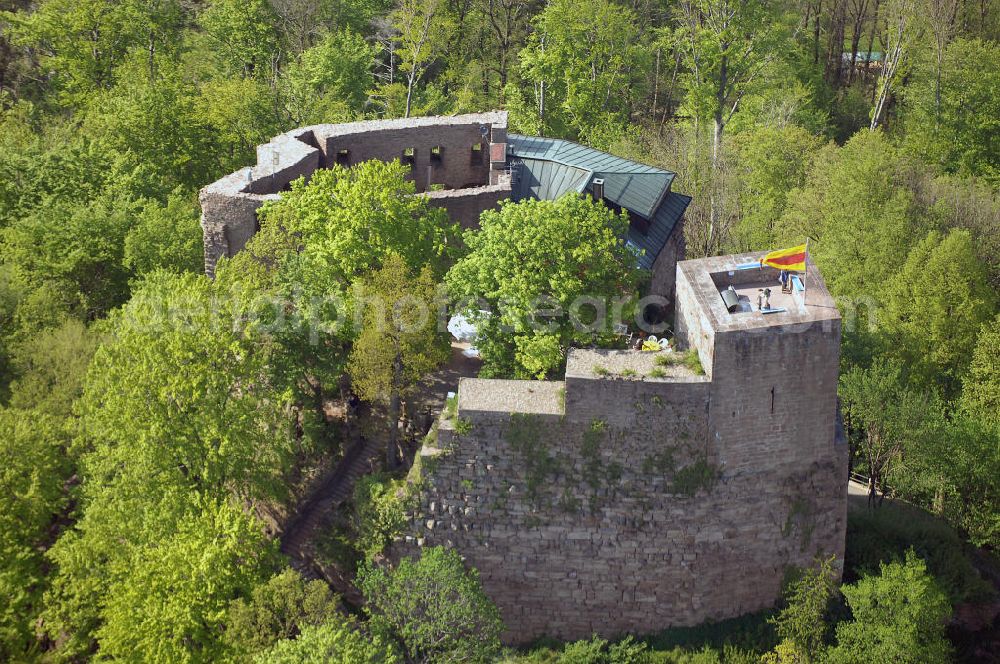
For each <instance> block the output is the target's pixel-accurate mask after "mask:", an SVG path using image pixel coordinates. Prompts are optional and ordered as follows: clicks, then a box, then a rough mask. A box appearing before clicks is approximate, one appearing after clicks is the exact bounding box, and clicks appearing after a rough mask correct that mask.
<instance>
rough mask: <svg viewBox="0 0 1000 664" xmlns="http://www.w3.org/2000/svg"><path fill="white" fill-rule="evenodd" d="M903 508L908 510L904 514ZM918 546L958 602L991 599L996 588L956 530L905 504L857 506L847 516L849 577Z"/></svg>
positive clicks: (846, 564) (872, 569)
mask: <svg viewBox="0 0 1000 664" xmlns="http://www.w3.org/2000/svg"><path fill="white" fill-rule="evenodd" d="M897 510H906V511H905V512H904V513H903V514H900V513H899V511H897ZM907 551H914V552H915V553H916V554H917V555H918V556H919V557H920V558H921V559H923V560H924V562H925V563H926V565H927V569H928V570H929V572H930V573H931V574H932V575H933V576H934V579H935V581H936V582H937V583H938V584H940V586H941V588H942V589H943V590H944V591H945V592H946V593H947V595H948V597H949V598H950V600H951V601H952V603H954V604H960V603H962V602H976V601H982V600H984V599H988V598H989V597H990V596H991V594H992V591H991V589H990V587H989V584H988V583H986V582H985V581H984V580H983V579H982V578H981V577H980V575H979V573H978V572H977V571H976V569H975V567H974V566H973V565H972V563H971V561H970V560H969V557H968V556H967V555H966V553H965V547H964V545H963V543H962V540H961V538H960V537H959V536H958V535H957V534H956V533H955V531H954V530H952V529H951V528H949V527H948V526H947V525H945V524H944V523H942V522H941V521H940V520H936V519H933V518H932V517H931V516H930V515H928V514H925V513H921V512H919V511H918V510H916V509H915V508H908V507H906V506H902V505H899V504H893V505H891V506H886V507H883V508H882V509H879V510H874V511H868V512H856V511H852V512H850V513H849V514H848V519H847V547H846V550H845V554H844V559H845V560H844V569H845V576H847V577H848V578H859V577H861V576H863V575H865V574H876V573H877V572H878V570H879V568H880V567H881V565H883V564H885V563H889V562H893V561H900V560H903V559H904V557H905V556H904V554H905V553H906V552H907Z"/></svg>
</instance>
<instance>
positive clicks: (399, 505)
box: [352, 473, 407, 560]
mask: <svg viewBox="0 0 1000 664" xmlns="http://www.w3.org/2000/svg"><path fill="white" fill-rule="evenodd" d="M406 491H407V485H406V480H398V481H393V480H392V478H391V477H389V476H387V475H385V474H383V473H376V474H373V475H367V476H365V477H361V478H358V481H357V483H355V485H354V497H353V500H352V502H353V503H354V527H355V530H356V532H357V538H356V540H355V546H356V547H357V549H358V550H359V551H361V552H362V553H363V554H365V557H367V558H368V559H369V560H372V559H374V558H375V556H377V555H378V554H380V553H382V551H384V550H385V547H386V546H388V545H389V544H390V543H391V542H392V540H393V539H395V538H396V537H397V536H399V535H401V534H403V530H404V528H405V526H406V508H407V504H406V502H405V495H403V494H405V492H406Z"/></svg>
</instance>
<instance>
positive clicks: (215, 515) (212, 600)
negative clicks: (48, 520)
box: [60, 503, 275, 662]
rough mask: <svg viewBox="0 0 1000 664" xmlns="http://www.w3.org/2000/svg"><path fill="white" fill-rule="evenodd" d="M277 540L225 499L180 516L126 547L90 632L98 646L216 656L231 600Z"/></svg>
mask: <svg viewBox="0 0 1000 664" xmlns="http://www.w3.org/2000/svg"><path fill="white" fill-rule="evenodd" d="M274 548H275V547H274V546H273V545H272V544H271V543H270V542H268V540H267V539H266V538H265V537H264V535H263V533H262V532H261V529H260V526H259V524H258V523H256V522H255V520H254V519H252V518H250V517H248V516H246V515H245V514H244V513H243V512H242V510H241V509H240V508H239V507H234V506H232V505H229V504H226V503H220V504H217V505H211V504H210V505H206V506H205V508H204V509H203V510H202V511H201V513H200V514H197V515H191V516H186V517H182V518H181V519H180V520H179V521H178V522H177V524H176V530H175V532H174V533H173V534H172V536H170V537H169V538H168V539H165V540H157V541H153V542H149V543H148V544H147V545H146V546H144V547H142V548H138V547H136V548H133V547H129V549H131V551H130V553H131V555H128V556H127V557H126V559H125V560H122V561H121V562H122V563H123V564H124V565H125V566H123V567H122V568H119V569H116V570H115V571H116V572H117V574H113V575H112V577H111V579H110V581H111V583H110V585H109V587H108V588H107V594H106V596H105V599H104V602H103V603H102V607H101V617H102V619H103V624H102V625H101V626H100V627H99V628H98V629H97V631H96V634H95V636H96V638H97V641H98V643H99V644H100V649H101V652H102V653H103V654H104V655H106V656H108V657H112V658H129V657H139V658H142V659H146V660H152V659H159V660H162V661H173V662H195V661H210V660H213V659H217V658H218V657H219V655H221V653H222V652H223V647H222V644H221V643H220V640H221V639H220V634H221V627H222V625H223V622H224V619H225V616H226V608H227V606H228V604H229V602H230V600H232V599H233V598H234V597H235V596H238V595H245V594H248V593H249V592H250V591H251V589H252V588H253V587H254V586H255V585H256V584H258V583H261V582H262V581H263V579H264V577H263V575H262V573H263V572H264V571H265V570H266V569H267V568H268V567H270V566H272V565H273V563H274V553H275V551H274ZM62 552H63V553H66V550H65V549H63V551H62ZM60 562H62V561H60Z"/></svg>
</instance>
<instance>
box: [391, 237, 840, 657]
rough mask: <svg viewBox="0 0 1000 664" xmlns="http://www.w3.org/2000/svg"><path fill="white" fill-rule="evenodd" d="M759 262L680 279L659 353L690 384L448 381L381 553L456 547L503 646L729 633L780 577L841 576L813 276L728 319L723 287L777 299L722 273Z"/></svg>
mask: <svg viewBox="0 0 1000 664" xmlns="http://www.w3.org/2000/svg"><path fill="white" fill-rule="evenodd" d="M757 258H759V256H718V257H713V258H705V259H700V260H691V261H683V262H681V263H679V264H678V266H677V298H676V327H677V334H676V341H677V343H678V344H679V345H680V346H682V347H687V348H690V349H693V350H694V352H696V353H697V357H698V359H699V363H700V365H701V367H703V369H702V370H701V371H698V370H697V369H698V367H697V366H696V365H695V367H694V368H691V367H689V366H686V365H685V364H681V363H671V362H669V361H668V362H663V361H661V360H659V358H661V357H666V358H669V354H664V353H662V352H661V353H648V352H641V351H627V350H626V351H612V350H586V349H571V350H570V354H569V360H568V363H567V367H566V377H565V380H561V381H519V380H483V379H468V378H466V379H462V381H461V383H460V385H459V390H458V395H457V397H458V402H457V408H456V409H455V411H454V413H453V414H452V415H451V416H450V417H447V416H446V417H444V418H443V419H442V420H441V422H440V424H439V430H438V442H437V445H436V447H435V448H428V447H426V446H425V448H424V450H423V451H422V455H423V456H422V458H421V462H420V464H421V467H420V471H421V473H422V480H423V486H424V490H423V492H422V493H421V496H420V505H419V509H418V510H417V511H416V512H415V513H414V514H413V518H412V522H411V525H410V529H409V534H408V535H407V536H406V538H405V540H404V541H402V542H400V543H398V544H397V545H396V547H397V549H398V550H399V551H400V552H401V553H412V552H414V551H416V550H419V548H420V547H424V546H434V545H445V546H451V547H455V548H457V549H458V551H460V552H461V553H462V555H463V556H464V557H465V558H466V560H467V561H468V563H469V564H470V565H472V566H473V567H475V568H477V569H478V570H479V571H480V574H481V579H482V582H483V585H484V587H485V589H486V592H487V593H488V594H489V595H490V597H492V598H493V600H494V601H495V602H496V603H497V605H498V606H499V607H500V610H501V613H502V615H503V618H504V622H505V624H506V625H507V628H508V630H509V632H508V638H509V639H510V640H511V641H512V642H525V641H530V640H532V639H534V638H537V637H540V636H543V635H546V636H551V637H556V638H560V639H580V638H588V637H589V636H590V635H592V634H599V635H602V636H615V635H620V634H624V633H649V632H653V631H656V630H660V629H663V628H665V627H668V626H690V625H696V624H699V623H702V622H704V621H708V620H713V621H714V620H721V619H725V618H731V617H735V616H739V615H742V614H744V613H748V612H751V611H756V610H760V609H764V608H767V607H770V606H773V605H774V604H775V602H776V601H777V600H778V599H779V597H780V596H781V586H782V581H783V579H784V578H785V576H786V573H787V572H788V571H789V569H790V568H791V567H795V566H797V567H805V566H809V565H812V564H813V563H814V562H815V560H816V559H817V558H828V557H831V556H833V557H835V558H836V561H837V565H838V569H842V564H843V553H844V538H845V532H846V522H847V489H846V487H847V461H848V446H847V442H846V439H845V437H844V434H843V431H842V429H841V428H840V425H839V420H838V412H837V375H838V363H839V352H840V315H839V313H838V311H837V308H836V306H835V305H834V303H833V300H832V298H831V297H830V295H829V293H828V292H827V290H826V287H825V286H824V284H823V281H822V278H821V277H820V275H819V273H818V271H817V269H816V266H815V265H814V264H812V263H811V262H810V263H809V264H808V272H807V274H806V275H805V278H804V281H805V282H806V283H807V284H808V291H807V292H806V291H795V292H794V293H792V294H789V295H787V296H783V297H781V296H776V297H781V300H782V301H780V302H778V301H772V307H774V308H775V309H778V308H779V307H777V306H776V305H777V304H779V303H780V305H781V306H780V309H783V310H781V311H776V312H775V313H762V312H761V311H759V310H753V309H752V303H751V306H750V309H751V310H748V311H737V312H735V313H730V311H729V310H728V308H727V306H726V304H725V302H724V301H723V299H722V297H721V295H720V290H722V289H728V286H729V285H730V284H732V285H733V286H734V288H735V289H736V290H737V291H738V292H739V293H741V294H742V295H743V299H744V300H746V297H747V294H750V293H756V292H757V289H758V288H762V287H773V286H774V284H777V283H778V274H777V271H776V270H774V269H773V268H767V267H765V268H763V269H758V268H753V269H749V270H747V269H738V267H739V266H741V265H743V264H745V263H746V262H747V261H755V260H756V259H757ZM675 354H676V353H675ZM691 364H693V363H691ZM702 372H703V373H702Z"/></svg>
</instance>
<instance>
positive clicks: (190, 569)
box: [45, 274, 308, 661]
mask: <svg viewBox="0 0 1000 664" xmlns="http://www.w3.org/2000/svg"><path fill="white" fill-rule="evenodd" d="M212 294H213V284H212V283H211V282H210V281H209V280H208V279H206V278H205V277H203V276H195V275H165V274H156V275H153V276H151V277H150V278H148V279H147V280H146V281H145V282H144V285H143V288H142V289H141V290H140V291H139V292H137V293H136V295H135V297H133V299H132V300H131V301H130V303H129V304H128V306H126V307H125V308H124V309H123V310H122V311H121V312H119V313H118V314H117V315H116V316H115V317H114V319H113V321H112V322H113V325H114V331H115V334H114V335H113V336H112V337H110V338H109V339H108V340H107V341H106V342H105V343H104V344H103V345H102V346H101V347H100V348H99V349H98V351H97V353H96V354H95V356H94V360H93V363H92V366H91V370H90V373H89V374H88V379H87V382H86V386H85V389H84V394H83V397H82V398H81V400H80V401H79V412H80V414H81V415H82V429H81V431H82V434H81V436H80V438H79V440H78V441H77V442H76V445H77V446H78V447H79V448H80V449H82V450H84V452H85V453H84V454H83V457H82V460H81V465H82V471H81V474H82V475H83V477H84V478H85V480H84V483H83V487H82V499H81V506H82V515H81V517H80V519H79V521H77V523H76V524H75V526H74V528H73V529H72V530H71V531H70V532H68V533H67V534H66V535H64V536H63V537H62V538H60V540H59V541H58V542H57V543H56V545H55V546H54V547H53V549H52V550H51V552H50V555H51V558H52V560H53V562H54V563H55V564H56V566H57V570H58V571H57V574H56V575H55V577H54V581H53V589H52V592H51V593H50V598H49V601H48V609H47V612H46V619H45V627H46V629H47V630H50V634H52V635H54V636H55V635H59V636H60V650H61V656H66V657H72V656H76V655H78V654H79V653H82V652H86V651H89V650H90V649H91V648H92V647H93V642H94V640H95V639H96V641H97V642H98V643H99V644H100V648H101V650H102V652H107V653H109V656H112V655H115V654H116V655H119V656H122V655H123V654H125V653H129V654H135V653H145V655H144V656H145V657H146V658H151V657H154V653H162V654H160V655H156V656H157V657H163V658H165V659H169V660H173V661H187V660H190V659H206V658H210V657H212V656H213V655H214V654H217V653H218V652H219V649H220V648H221V645H220V641H219V639H220V634H221V632H220V631H219V630H218V629H217V628H218V627H219V626H221V622H222V620H223V617H224V614H225V607H226V606H227V604H228V602H229V601H230V600H231V599H233V598H234V597H236V596H237V595H246V594H248V593H249V591H250V589H251V588H252V587H253V585H255V584H256V583H257V582H258V580H261V578H260V577H261V575H266V574H267V570H268V569H269V568H270V567H271V566H272V565H273V562H274V561H273V555H274V547H273V545H272V544H271V543H270V542H269V541H268V540H267V539H266V538H265V537H264V535H263V532H262V530H261V527H260V525H259V524H258V523H257V522H256V520H255V519H253V518H252V517H249V516H248V515H247V514H246V513H245V512H244V511H243V509H242V508H238V507H234V506H233V505H232V504H231V502H230V501H232V500H233V499H234V497H235V498H238V499H241V500H246V501H255V500H264V499H274V498H280V497H281V496H283V495H285V492H286V491H287V486H286V483H285V482H284V481H283V476H284V473H285V472H286V464H287V463H288V460H289V459H290V458H291V456H292V454H293V452H295V451H297V450H296V445H297V444H299V445H304V444H306V443H307V442H308V441H307V440H299V441H295V440H294V439H293V437H292V436H291V435H290V434H291V432H290V427H289V422H288V419H287V418H288V414H287V411H286V410H285V409H286V406H287V401H286V399H287V397H286V396H285V395H284V394H283V393H281V392H275V391H274V390H273V386H272V385H270V384H269V382H268V376H269V373H268V369H269V362H268V358H267V353H266V351H267V346H266V345H264V344H259V343H256V342H255V340H254V339H253V338H251V335H248V334H247V332H248V330H247V329H245V328H242V327H240V326H237V325H234V321H235V316H236V314H237V311H235V310H234V309H231V308H230V309H227V308H226V306H225V305H224V304H223V300H221V299H215V298H213V297H212ZM227 303H228V304H229V305H230V306H232V305H235V304H237V303H235V302H232V301H228V302H227ZM213 305H214V307H215V308H213ZM223 321H225V323H223ZM299 449H301V448H299Z"/></svg>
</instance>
